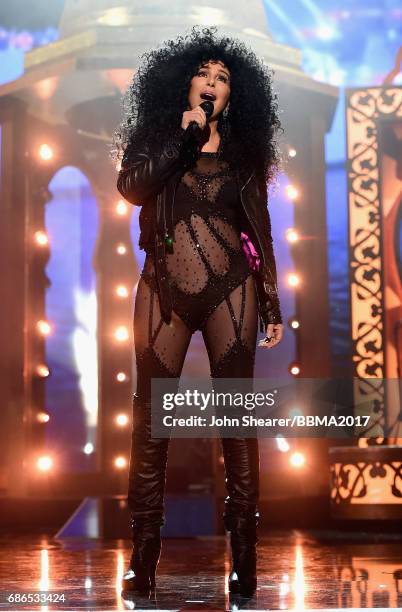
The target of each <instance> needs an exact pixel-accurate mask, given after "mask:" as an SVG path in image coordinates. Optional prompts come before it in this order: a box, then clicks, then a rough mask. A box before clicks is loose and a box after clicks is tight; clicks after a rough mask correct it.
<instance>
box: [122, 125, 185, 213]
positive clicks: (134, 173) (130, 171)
mask: <svg viewBox="0 0 402 612" xmlns="http://www.w3.org/2000/svg"><path fill="white" fill-rule="evenodd" d="M196 155H197V140H196V139H195V137H194V136H193V135H192V133H191V132H189V131H188V130H184V129H183V128H182V127H179V128H178V129H177V130H176V131H175V132H174V134H173V135H172V136H171V137H170V138H169V140H168V141H167V142H165V143H164V145H163V147H162V150H161V151H159V152H158V153H153V152H150V151H149V150H148V149H146V148H145V149H143V150H141V151H139V150H138V149H136V147H134V145H133V144H132V143H129V144H128V146H127V148H126V150H125V152H124V156H123V159H122V164H121V169H120V171H119V175H118V178H117V189H118V190H119V192H120V193H121V195H122V196H123V197H124V198H125V199H126V200H127V201H128V202H130V203H131V204H136V205H138V206H141V205H142V204H143V202H144V201H146V200H147V199H149V198H151V197H153V196H155V195H156V194H158V193H159V192H160V191H162V189H163V185H164V183H165V182H166V181H167V179H168V178H169V177H170V176H171V175H173V174H174V173H175V172H177V171H178V170H179V169H185V168H187V167H190V166H191V165H192V163H194V162H195V159H196Z"/></svg>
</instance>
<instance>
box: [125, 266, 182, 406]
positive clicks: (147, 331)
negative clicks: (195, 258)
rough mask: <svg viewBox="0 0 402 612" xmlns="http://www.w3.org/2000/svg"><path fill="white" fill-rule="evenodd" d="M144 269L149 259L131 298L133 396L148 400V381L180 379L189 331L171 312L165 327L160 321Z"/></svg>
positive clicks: (155, 296)
mask: <svg viewBox="0 0 402 612" xmlns="http://www.w3.org/2000/svg"><path fill="white" fill-rule="evenodd" d="M147 259H148V258H147ZM147 266H148V268H149V260H148V263H147V261H146V264H145V266H144V270H145V272H146V274H144V276H141V277H140V280H139V282H138V287H137V294H136V297H135V306H134V346H135V355H136V363H137V394H138V395H139V396H140V397H144V395H145V396H146V397H147V398H149V397H150V392H151V380H152V378H168V377H171V378H178V377H179V376H180V374H181V371H182V368H183V363H184V359H185V356H186V353H187V349H188V345H189V343H190V340H191V335H192V332H191V331H190V330H189V328H188V327H187V325H186V324H185V323H184V321H182V319H180V317H179V316H178V315H177V314H176V313H175V312H172V320H171V322H170V324H169V325H168V324H166V323H165V322H164V321H163V319H162V316H161V311H160V306H159V297H158V293H157V291H156V282H155V278H154V276H152V274H148V272H149V269H148V268H147Z"/></svg>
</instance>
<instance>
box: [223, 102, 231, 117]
mask: <svg viewBox="0 0 402 612" xmlns="http://www.w3.org/2000/svg"><path fill="white" fill-rule="evenodd" d="M229 106H230V102H228V103H227V105H226V108H225V109H224V111H223V113H222V116H223V118H224V119H227V116H228V114H229Z"/></svg>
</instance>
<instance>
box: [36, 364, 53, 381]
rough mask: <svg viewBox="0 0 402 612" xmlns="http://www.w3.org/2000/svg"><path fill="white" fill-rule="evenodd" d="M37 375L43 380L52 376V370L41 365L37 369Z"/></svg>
mask: <svg viewBox="0 0 402 612" xmlns="http://www.w3.org/2000/svg"><path fill="white" fill-rule="evenodd" d="M36 373H37V375H38V376H40V377H41V378H47V377H48V376H49V374H50V370H49V368H48V367H47V365H45V364H43V363H41V364H40V365H38V366H37V367H36Z"/></svg>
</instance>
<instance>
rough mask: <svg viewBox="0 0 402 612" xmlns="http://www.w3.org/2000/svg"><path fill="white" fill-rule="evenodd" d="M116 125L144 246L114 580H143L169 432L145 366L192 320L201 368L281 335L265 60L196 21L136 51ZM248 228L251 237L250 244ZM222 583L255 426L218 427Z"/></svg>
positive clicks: (252, 531)
mask: <svg viewBox="0 0 402 612" xmlns="http://www.w3.org/2000/svg"><path fill="white" fill-rule="evenodd" d="M142 60H143V61H142V64H141V66H140V68H139V69H138V71H137V72H136V74H135V76H134V78H133V82H132V84H131V85H130V87H129V89H128V91H127V94H126V98H125V102H126V112H125V115H124V118H123V120H122V123H121V125H120V127H119V129H118V130H117V132H116V137H115V145H116V149H115V157H116V158H119V159H121V169H120V171H119V175H118V181H117V187H118V189H119V191H120V193H121V194H122V195H123V196H124V198H126V199H127V200H128V201H129V202H131V203H132V204H135V205H137V206H141V211H140V217H139V222H140V237H139V246H140V248H142V249H144V250H145V252H146V258H145V263H144V267H143V270H142V272H141V277H140V280H139V283H138V288H137V293H136V298H135V308H134V338H135V354H136V367H137V388H136V392H135V393H134V401H133V431H132V447H131V459H130V470H129V491H128V502H129V508H130V512H131V528H132V537H133V545H134V546H133V553H132V557H131V562H130V567H129V569H128V571H127V572H126V574H125V575H124V578H123V590H126V591H134V592H144V591H145V592H147V591H149V590H150V589H152V588H154V587H155V573H156V568H157V564H158V561H159V557H160V552H161V538H160V527H161V526H162V525H163V524H164V520H165V515H164V485H165V470H166V462H167V455H168V445H169V440H168V439H155V438H152V437H151V419H150V394H151V380H152V378H153V377H155V378H164V377H166V378H168V377H174V378H178V377H179V376H180V374H181V371H182V367H183V363H184V359H185V356H186V352H187V348H188V346H189V343H190V340H191V337H192V334H193V333H194V332H195V331H196V330H201V332H202V335H203V339H204V341H205V345H206V349H207V352H208V356H209V361H210V369H211V376H212V377H225V378H233V377H242V378H247V377H250V378H252V377H253V372H254V361H255V350H256V342H257V333H258V322H259V321H260V328H259V329H260V331H261V332H265V333H266V336H265V338H264V340H261V341H260V343H259V346H261V347H262V348H265V349H269V348H272V347H274V346H276V345H277V344H278V343H279V342H280V341H281V338H282V335H283V325H282V317H281V312H280V303H279V298H278V288H277V277H276V265H275V258H274V251H273V246H272V237H271V224H270V216H269V212H268V209H267V184H268V183H269V182H270V181H272V180H273V178H274V176H275V173H276V172H277V171H278V168H279V166H280V154H279V147H278V145H277V141H276V136H277V133H278V131H279V130H280V129H281V127H280V121H279V116H278V105H277V100H276V95H275V94H274V92H273V90H272V80H271V74H270V71H269V70H268V68H267V67H266V66H265V65H264V64H263V62H262V61H261V60H259V59H258V58H257V57H256V55H255V54H254V52H253V51H252V50H250V49H249V48H248V47H246V45H245V44H244V43H243V42H241V41H240V40H237V39H233V38H228V37H221V38H219V37H218V36H217V28H216V27H212V28H200V26H195V27H193V28H192V30H191V32H190V34H187V35H185V36H180V37H178V38H177V39H175V40H170V41H168V42H167V43H166V44H165V46H162V47H161V48H159V47H158V48H157V49H155V50H153V51H151V52H149V53H146V54H144V55H143V56H142ZM250 242H251V243H252V246H253V247H254V248H251V249H250ZM221 442H222V449H223V456H224V461H225V472H226V481H225V482H226V487H227V493H228V496H227V498H226V500H225V511H224V515H223V520H224V525H225V527H226V530H227V531H230V538H231V547H232V571H231V573H230V576H229V590H230V592H231V593H239V594H241V595H244V596H246V597H248V596H252V594H253V593H254V591H255V589H256V584H257V576H256V558H257V557H256V544H257V541H258V539H257V524H258V516H259V514H258V496H259V450H258V440H257V438H248V439H242V438H236V439H228V438H227V439H224V438H222V440H221Z"/></svg>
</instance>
